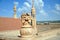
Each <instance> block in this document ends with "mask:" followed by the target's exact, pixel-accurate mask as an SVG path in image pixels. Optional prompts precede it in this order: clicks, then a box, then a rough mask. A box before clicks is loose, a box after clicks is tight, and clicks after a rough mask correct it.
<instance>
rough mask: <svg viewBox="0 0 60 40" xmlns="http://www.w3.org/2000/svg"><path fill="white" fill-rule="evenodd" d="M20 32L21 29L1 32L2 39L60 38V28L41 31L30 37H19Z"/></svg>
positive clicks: (58, 39) (52, 39)
mask: <svg viewBox="0 0 60 40" xmlns="http://www.w3.org/2000/svg"><path fill="white" fill-rule="evenodd" d="M19 34H20V33H19V30H11V31H5V32H0V40H2V39H3V40H60V29H54V30H48V31H44V32H39V33H38V35H34V36H33V37H28V38H21V37H18V35H19Z"/></svg>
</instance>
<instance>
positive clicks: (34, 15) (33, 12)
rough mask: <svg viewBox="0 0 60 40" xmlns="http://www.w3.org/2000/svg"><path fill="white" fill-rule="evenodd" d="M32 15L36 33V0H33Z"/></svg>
mask: <svg viewBox="0 0 60 40" xmlns="http://www.w3.org/2000/svg"><path fill="white" fill-rule="evenodd" d="M31 16H32V27H33V28H34V33H35V34H36V33H37V28H36V11H35V7H34V0H32V9H31Z"/></svg>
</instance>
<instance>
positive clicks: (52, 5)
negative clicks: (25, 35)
mask: <svg viewBox="0 0 60 40" xmlns="http://www.w3.org/2000/svg"><path fill="white" fill-rule="evenodd" d="M14 4H16V7H17V18H20V16H21V14H22V13H27V12H28V13H30V12H31V6H32V0H0V17H9V18H13V14H14V11H13V7H14ZM34 6H35V9H36V19H37V21H49V20H51V21H52V20H60V0H34Z"/></svg>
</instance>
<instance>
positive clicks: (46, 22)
mask: <svg viewBox="0 0 60 40" xmlns="http://www.w3.org/2000/svg"><path fill="white" fill-rule="evenodd" d="M40 23H45V24H49V23H60V20H59V21H37V24H40Z"/></svg>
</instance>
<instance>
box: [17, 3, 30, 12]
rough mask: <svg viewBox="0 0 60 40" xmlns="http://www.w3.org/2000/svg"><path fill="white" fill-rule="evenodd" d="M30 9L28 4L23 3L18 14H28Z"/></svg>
mask: <svg viewBox="0 0 60 40" xmlns="http://www.w3.org/2000/svg"><path fill="white" fill-rule="evenodd" d="M30 9H31V5H30V4H29V3H28V2H24V3H23V6H22V7H19V8H18V12H19V13H24V12H25V13H26V12H29V11H30Z"/></svg>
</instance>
